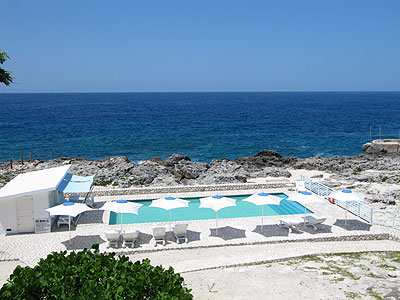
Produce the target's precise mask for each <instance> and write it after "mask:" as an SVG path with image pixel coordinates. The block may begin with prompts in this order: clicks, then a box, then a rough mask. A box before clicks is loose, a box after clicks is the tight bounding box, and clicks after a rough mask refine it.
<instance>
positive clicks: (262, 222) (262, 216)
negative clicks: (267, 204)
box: [261, 205, 264, 231]
mask: <svg viewBox="0 0 400 300" xmlns="http://www.w3.org/2000/svg"><path fill="white" fill-rule="evenodd" d="M261 231H264V205H263V206H262V210H261Z"/></svg>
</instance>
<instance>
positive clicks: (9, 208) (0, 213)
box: [0, 198, 18, 234]
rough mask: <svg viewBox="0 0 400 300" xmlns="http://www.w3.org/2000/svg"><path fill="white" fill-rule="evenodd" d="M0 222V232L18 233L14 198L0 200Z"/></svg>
mask: <svg viewBox="0 0 400 300" xmlns="http://www.w3.org/2000/svg"><path fill="white" fill-rule="evenodd" d="M0 223H1V225H0V234H12V233H18V224H17V206H16V203H15V198H9V199H3V200H0ZM7 229H11V230H7Z"/></svg>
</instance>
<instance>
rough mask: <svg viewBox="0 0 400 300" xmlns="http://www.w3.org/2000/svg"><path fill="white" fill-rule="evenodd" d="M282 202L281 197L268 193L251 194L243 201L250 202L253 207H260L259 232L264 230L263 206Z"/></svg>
mask: <svg viewBox="0 0 400 300" xmlns="http://www.w3.org/2000/svg"><path fill="white" fill-rule="evenodd" d="M282 200H283V198H281V197H277V196H274V195H271V194H268V193H256V194H253V195H251V196H249V197H247V198H246V199H243V201H246V202H251V203H253V204H255V205H262V210H261V211H262V213H261V230H263V229H264V205H268V204H275V205H279V203H280V202H281V201H282Z"/></svg>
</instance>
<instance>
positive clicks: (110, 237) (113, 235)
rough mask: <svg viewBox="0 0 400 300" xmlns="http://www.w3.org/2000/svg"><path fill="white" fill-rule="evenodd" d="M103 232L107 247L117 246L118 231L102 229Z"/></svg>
mask: <svg viewBox="0 0 400 300" xmlns="http://www.w3.org/2000/svg"><path fill="white" fill-rule="evenodd" d="M104 234H105V235H106V238H107V241H108V245H107V248H110V246H111V247H114V248H117V247H118V242H119V236H120V232H118V231H116V230H107V231H104Z"/></svg>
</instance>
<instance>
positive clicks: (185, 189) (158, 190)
mask: <svg viewBox="0 0 400 300" xmlns="http://www.w3.org/2000/svg"><path fill="white" fill-rule="evenodd" d="M285 187H287V183H286V182H274V183H243V184H220V185H193V186H171V187H143V188H125V189H107V190H93V192H92V193H93V195H94V196H98V197H99V196H119V195H144V194H172V193H190V192H208V191H210V192H212V191H235V190H262V189H274V188H285Z"/></svg>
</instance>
